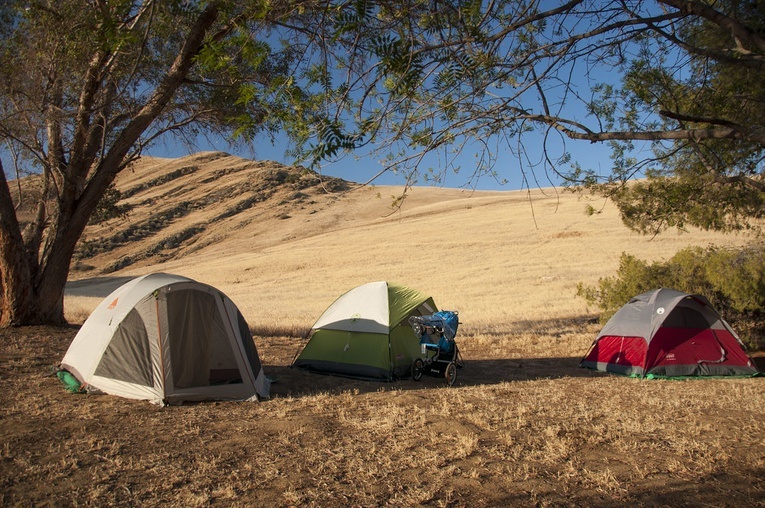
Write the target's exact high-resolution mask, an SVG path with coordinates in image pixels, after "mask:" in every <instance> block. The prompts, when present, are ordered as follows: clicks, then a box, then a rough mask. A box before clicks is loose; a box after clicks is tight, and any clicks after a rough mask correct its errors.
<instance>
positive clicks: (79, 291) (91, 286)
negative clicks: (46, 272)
mask: <svg viewBox="0 0 765 508" xmlns="http://www.w3.org/2000/svg"><path fill="white" fill-rule="evenodd" d="M134 278H135V277H93V278H90V279H82V280H72V281H69V282H67V283H66V288H65V289H64V295H65V296H83V297H93V298H106V297H107V296H109V295H110V294H111V293H112V291H114V290H115V289H117V288H118V287H120V286H121V285H123V284H125V283H126V282H128V281H130V280H133V279H134Z"/></svg>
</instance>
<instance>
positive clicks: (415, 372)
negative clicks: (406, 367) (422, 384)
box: [412, 358, 422, 381]
mask: <svg viewBox="0 0 765 508" xmlns="http://www.w3.org/2000/svg"><path fill="white" fill-rule="evenodd" d="M412 379H414V380H415V381H419V380H420V379H422V359H421V358H417V359H416V360H415V361H414V362H413V363H412Z"/></svg>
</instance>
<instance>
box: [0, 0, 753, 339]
mask: <svg viewBox="0 0 765 508" xmlns="http://www.w3.org/2000/svg"><path fill="white" fill-rule="evenodd" d="M762 10H763V8H762V6H761V4H760V3H758V2H757V1H756V0H748V1H741V2H739V1H732V0H725V1H721V2H716V3H713V4H710V3H706V2H698V1H681V0H660V1H656V2H642V1H638V0H629V1H628V0H610V1H595V0H572V1H569V2H567V3H564V4H561V5H555V4H548V3H546V2H539V1H527V2H517V1H511V0H494V1H490V2H483V1H480V0H476V1H469V0H463V1H460V0H455V1H448V0H447V1H443V0H439V1H434V0H423V1H414V2H412V1H409V0H407V1H393V2H390V1H386V2H381V1H373V0H369V1H365V0H354V1H344V2H334V1H331V0H329V1H310V0H307V1H294V2H266V1H262V0H247V1H233V0H209V1H202V0H198V1H188V0H175V1H159V0H92V1H88V2H82V1H79V0H61V1H56V2H53V1H47V0H33V1H25V0H14V1H9V2H5V3H3V4H2V5H0V21H1V22H2V24H1V25H0V41H1V42H2V48H0V50H1V51H2V53H0V59H1V61H0V68H2V69H3V74H2V75H1V76H0V78H1V79H2V81H1V82H0V86H2V90H3V91H2V93H1V94H0V136H2V138H3V140H4V141H6V143H7V144H8V146H9V147H10V149H11V150H12V151H13V152H14V153H18V154H19V155H20V157H22V158H24V160H27V161H29V160H31V161H33V162H34V163H35V164H36V165H37V167H38V168H39V169H40V171H41V174H42V182H43V183H42V187H41V189H42V190H41V199H40V201H39V206H38V209H37V213H36V215H35V218H34V219H33V220H31V221H30V222H29V223H27V224H23V225H22V224H20V223H19V220H18V217H16V215H15V211H14V209H13V203H12V202H11V199H10V192H9V189H8V185H7V182H6V181H5V175H4V174H3V176H2V177H0V178H2V181H0V243H1V245H2V249H0V284H1V285H2V291H3V305H2V309H0V324H6V325H7V324H21V323H29V322H53V323H55V322H61V321H63V304H62V302H63V288H64V284H65V282H66V278H67V274H68V267H69V262H70V260H71V257H72V253H73V251H74V248H75V245H76V243H77V240H78V239H79V237H80V235H81V234H82V231H83V229H84V227H85V225H86V224H87V222H88V220H89V219H90V217H91V216H92V215H93V213H94V210H96V208H97V206H98V203H99V201H100V200H101V198H102V197H103V196H104V194H105V193H106V192H107V189H108V188H109V185H110V184H111V183H112V182H113V180H114V178H115V177H116V175H117V174H118V173H119V172H120V171H122V170H123V169H124V168H125V167H126V166H127V165H128V164H129V163H130V161H131V160H133V159H134V158H135V157H137V156H138V155H139V154H140V153H141V150H142V149H143V147H145V146H147V145H148V144H150V143H152V142H153V141H156V140H157V139H159V138H161V137H162V136H163V135H165V134H167V133H174V134H181V133H186V134H189V135H191V136H193V135H195V134H197V133H199V132H208V131H210V130H213V131H220V132H223V133H226V134H234V135H240V136H243V137H244V139H251V138H252V136H254V135H256V134H258V133H262V132H266V133H268V132H281V131H284V132H286V133H288V134H289V135H290V136H291V138H292V139H294V140H295V141H296V143H295V155H296V156H298V157H299V158H302V159H307V160H312V161H323V160H328V159H332V158H333V157H335V156H338V155H340V154H342V153H345V152H354V151H357V150H360V149H361V150H363V149H365V148H369V149H370V150H371V152H373V153H376V154H383V155H384V156H385V157H386V158H385V159H384V160H385V161H386V162H385V165H386V168H388V169H401V170H403V171H406V172H408V173H409V174H411V175H412V176H413V177H415V178H416V176H417V174H418V171H421V170H422V169H423V168H422V167H421V162H422V160H423V158H424V156H425V155H426V154H428V153H434V152H438V153H441V154H443V156H444V159H443V161H442V164H441V165H440V166H439V167H438V168H435V171H434V173H433V174H434V176H435V177H436V178H438V177H439V175H440V174H442V173H441V172H442V171H446V170H448V169H454V168H455V166H456V162H455V161H456V155H457V154H459V153H461V152H463V151H465V150H468V149H475V148H476V147H478V150H477V152H478V156H479V157H478V159H477V165H476V167H475V168H471V171H472V172H473V175H474V176H479V175H486V174H495V173H494V164H495V163H496V157H497V154H498V149H497V148H498V147H500V146H503V147H507V149H508V150H510V151H511V152H512V153H513V155H514V156H515V157H516V158H517V159H518V160H519V161H521V162H522V164H523V165H522V166H521V171H523V167H526V168H532V169H535V170H537V171H538V170H539V169H543V170H544V171H555V172H557V173H559V174H563V173H566V174H565V175H564V176H566V177H567V178H570V179H571V180H572V181H575V182H584V183H585V185H587V186H589V187H591V188H594V189H596V190H598V191H600V192H604V193H607V194H609V195H612V196H613V197H614V198H615V199H616V200H617V202H618V203H619V204H620V206H621V207H622V210H623V215H624V217H625V220H626V221H627V223H628V224H629V225H631V226H632V227H634V228H636V229H641V230H645V231H652V230H657V229H661V228H663V227H667V226H680V227H682V225H683V224H685V223H693V224H698V225H701V226H704V227H714V228H720V229H726V228H727V229H730V228H738V227H744V226H746V225H747V224H748V222H747V220H748V219H749V218H751V217H762V215H763V213H765V212H763V210H765V206H763V205H764V204H765V203H764V201H765V199H764V198H763V195H764V194H765V192H764V190H763V161H762V157H763V148H764V147H765V126H764V125H763V122H764V121H765V120H763V116H762V115H761V114H760V113H761V111H762V106H763V104H765V88H764V86H765V85H763V83H765V79H764V78H765V73H764V68H765V36H764V34H763V19H765V15H763V12H762ZM530 133H536V134H539V133H541V134H542V136H543V138H542V139H543V141H542V142H541V143H540V144H541V145H542V147H541V148H542V149H541V150H540V151H539V152H535V148H536V147H533V146H532V143H536V141H537V139H539V138H536V137H535V138H527V135H528V134H530ZM529 139H532V140H533V141H532V142H529ZM635 141H647V142H650V143H654V144H653V152H652V153H651V155H649V156H646V157H644V158H643V159H640V160H639V159H634V158H631V148H632V143H633V142H635ZM572 142H603V143H611V144H612V145H613V148H614V154H613V159H614V161H613V168H612V172H611V173H610V174H608V175H605V176H606V181H605V183H604V182H603V181H602V180H601V179H600V177H601V176H603V175H598V174H597V173H595V172H593V171H591V170H590V168H589V167H587V166H586V165H585V163H583V162H582V163H581V164H580V165H574V166H573V168H571V170H570V171H569V168H568V167H567V166H568V164H569V163H570V160H569V155H568V150H567V148H566V147H567V146H568V145H567V144H568V143H572ZM580 162H581V161H580ZM641 171H642V172H644V173H645V174H646V175H648V176H649V179H648V180H647V182H646V183H641V184H639V185H635V186H624V185H623V183H624V182H625V181H627V180H629V179H630V178H631V177H633V176H635V175H636V174H639V173H640V172H641ZM526 174H527V175H531V174H532V173H531V172H527V173H526ZM534 174H543V173H538V172H537V173H534ZM668 177H671V178H668ZM646 186H649V187H646ZM657 196H658V198H657ZM689 203H690V204H694V206H690V207H689V206H688V204H689ZM710 203H712V204H714V205H715V207H716V208H717V209H715V208H714V207H710V206H709V205H710ZM695 204H697V206H695ZM22 226H23V227H24V229H23V231H22Z"/></svg>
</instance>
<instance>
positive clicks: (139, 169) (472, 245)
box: [0, 153, 765, 508]
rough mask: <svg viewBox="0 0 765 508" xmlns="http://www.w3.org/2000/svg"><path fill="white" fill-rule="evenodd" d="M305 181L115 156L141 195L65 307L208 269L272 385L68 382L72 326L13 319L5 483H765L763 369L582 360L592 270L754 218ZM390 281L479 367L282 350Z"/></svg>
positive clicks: (657, 491)
mask: <svg viewBox="0 0 765 508" xmlns="http://www.w3.org/2000/svg"><path fill="white" fill-rule="evenodd" d="M223 176H225V178H223ZM303 183H310V182H307V181H306V180H305V179H304V176H303V172H300V173H297V172H294V171H293V172H292V173H290V172H288V171H287V169H285V168H283V167H279V166H276V165H269V164H266V163H245V162H243V161H242V160H240V159H237V158H232V157H226V156H224V155H222V154H220V153H213V154H210V153H208V154H197V155H195V156H191V157H187V158H183V159H177V160H169V159H160V160H156V159H155V160H152V159H150V158H146V159H142V160H141V161H140V162H139V163H137V164H136V166H135V167H134V168H131V170H130V171H128V172H125V173H123V174H121V175H120V177H119V178H118V180H117V182H116V184H117V187H118V188H119V189H120V190H121V191H122V192H123V193H124V194H123V196H124V197H125V201H126V202H127V203H129V204H131V205H132V206H133V209H132V211H131V213H130V216H129V219H128V220H126V221H112V222H110V223H108V224H104V225H100V226H95V227H92V228H89V230H88V231H87V234H86V236H85V238H84V240H85V241H84V242H83V251H82V257H80V258H78V259H77V260H76V262H75V264H74V269H73V272H72V273H71V281H70V285H69V286H68V287H67V295H66V300H65V308H66V312H67V318H68V319H69V320H70V321H71V322H72V323H76V324H77V325H80V324H82V323H83V322H84V321H85V318H87V316H88V315H89V314H90V313H91V312H92V311H93V309H94V308H95V307H96V306H97V305H98V304H99V303H100V302H101V301H102V300H103V298H104V297H105V296H106V295H108V294H109V293H110V292H111V291H112V290H113V289H115V288H116V287H119V286H120V285H121V284H123V283H125V282H126V281H128V280H129V279H131V278H132V277H135V276H139V275H145V274H147V273H151V272H166V273H173V274H178V275H183V276H186V277H190V278H193V279H194V280H197V281H199V282H202V283H205V284H209V285H212V286H214V287H216V288H218V289H220V290H221V291H223V292H224V293H225V294H226V295H227V296H228V297H230V298H231V300H232V301H233V302H234V303H235V304H236V306H237V307H238V308H239V309H240V310H241V312H242V314H243V315H244V317H245V318H246V319H247V322H248V324H249V326H250V328H251V329H252V331H253V334H254V336H255V344H256V345H257V349H258V354H259V357H260V359H261V361H262V364H263V369H264V372H265V374H266V375H267V376H269V377H272V378H274V379H275V381H276V382H274V383H273V384H272V385H271V394H272V399H271V400H268V401H264V402H262V403H254V402H246V403H245V402H204V403H191V404H185V405H182V406H173V407H165V408H161V407H158V406H156V405H153V404H150V403H148V402H146V401H134V400H127V399H124V398H121V397H115V396H85V395H73V394H68V393H67V392H65V391H64V388H63V387H62V386H61V384H60V383H59V382H58V380H57V379H56V378H54V377H53V376H51V375H49V374H50V369H51V367H52V366H53V365H55V364H57V363H58V362H60V361H61V360H62V358H63V356H64V353H65V352H66V350H67V348H68V347H69V344H70V343H71V341H72V339H73V338H74V336H75V334H76V333H77V329H78V327H79V326H73V327H71V328H21V329H14V330H0V364H1V365H2V366H3V370H2V376H3V377H2V379H3V388H4V389H3V391H2V393H1V394H0V432H1V433H2V434H1V435H2V436H3V438H2V441H1V443H2V446H0V453H1V455H0V505H2V506H16V505H20V506H78V507H87V506H93V507H101V506H136V507H140V506H147V507H148V506H172V507H175V506H178V507H184V508H185V507H189V506H226V507H237V506H243V507H244V506H246V507H249V506H316V507H322V506H375V507H377V506H402V507H408V506H417V505H420V506H429V507H447V506H448V507H471V508H474V507H478V508H480V507H484V506H486V507H488V506H508V505H510V506H524V507H526V506H595V507H597V506H603V507H606V506H609V507H610V506H614V505H633V506H673V507H675V506H694V507H695V506H699V505H702V504H706V505H710V506H736V507H740V506H763V505H765V480H764V479H765V451H763V450H765V446H764V445H765V442H764V441H763V439H764V438H763V436H764V435H765V390H763V382H765V379H763V378H751V379H704V380H693V381H669V380H653V381H648V380H639V379H630V378H625V377H621V376H617V375H612V374H604V373H599V372H594V371H591V370H588V369H582V368H578V367H577V364H578V363H579V361H580V359H581V357H582V356H583V355H584V354H585V353H586V351H587V349H588V347H589V346H590V345H591V344H592V341H593V339H594V338H595V337H596V336H597V334H598V332H599V330H600V329H601V326H600V325H599V324H598V323H596V319H595V310H596V309H591V308H588V307H587V304H586V302H585V301H584V300H583V299H581V298H577V297H576V296H575V293H576V286H577V284H578V283H579V282H583V283H585V284H594V283H596V282H597V280H598V278H600V277H607V276H612V275H613V274H614V272H615V270H616V269H617V267H618V264H619V256H620V254H621V253H622V252H625V251H626V252H630V253H633V254H636V255H638V256H639V257H640V258H641V259H646V260H656V259H662V258H664V259H666V258H668V257H670V256H672V255H673V254H674V253H675V252H677V251H678V250H679V249H681V248H684V247H687V246H689V245H697V246H702V247H703V246H706V245H709V244H710V243H714V244H716V245H721V246H722V245H741V244H744V243H746V242H747V241H748V240H749V237H748V236H746V235H732V236H731V235H727V236H726V235H722V234H719V233H710V232H703V231H702V232H698V231H692V232H690V233H689V234H684V235H678V234H677V233H675V232H668V233H666V234H663V235H659V236H657V237H655V238H646V237H641V236H639V235H637V234H635V233H631V232H629V231H627V230H626V229H625V227H624V226H623V225H622V224H621V222H620V220H619V217H618V213H617V211H616V210H615V208H614V207H613V205H611V204H610V203H608V202H601V201H589V202H590V203H594V204H595V205H596V206H595V208H596V209H597V210H598V212H599V213H597V214H596V215H593V216H588V215H586V214H585V213H584V208H585V202H583V200H581V199H580V198H579V197H578V196H575V195H572V194H569V193H558V192H556V191H555V190H553V189H548V190H534V191H531V192H528V193H526V192H469V191H462V190H458V189H439V188H415V189H411V190H410V194H409V197H408V198H407V200H406V201H405V206H404V208H403V209H402V210H400V211H399V212H397V213H393V210H392V209H391V208H390V207H389V204H390V202H391V200H390V199H389V197H390V196H396V195H400V191H401V189H394V188H386V187H377V188H363V189H359V190H357V191H354V192H351V193H348V194H338V193H336V194H332V195H326V194H322V193H321V192H319V189H320V188H321V186H314V187H311V186H305V187H304V186H303ZM325 183H326V182H325ZM181 205H184V206H182V207H181ZM181 212H183V213H181ZM191 233H195V234H194V235H191ZM189 235H191V236H189ZM125 260H128V261H130V262H131V263H132V264H129V265H127V266H125V263H124V261H125ZM224 260H225V261H224ZM119 267H121V268H119ZM113 269H115V270H116V271H110V270H113ZM380 280H388V281H391V282H397V283H400V284H406V285H407V286H409V287H413V288H417V289H418V290H419V291H423V292H425V293H427V294H429V295H432V296H433V298H434V301H435V302H436V303H437V304H438V306H439V307H440V308H441V307H442V308H446V309H454V310H457V311H459V316H460V321H461V322H462V324H461V325H460V328H459V333H458V334H457V337H456V340H457V343H458V344H459V348H460V351H461V353H462V355H463V357H464V360H465V362H466V365H465V368H464V369H463V370H462V371H460V374H459V376H458V379H457V382H456V384H455V385H454V386H453V387H452V388H446V386H445V383H444V382H443V380H442V379H437V378H433V377H428V376H425V377H423V379H422V380H421V381H419V382H414V381H412V380H403V381H398V382H394V383H385V382H366V381H359V380H355V379H346V378H341V377H331V376H325V375H319V374H313V373H308V372H303V371H301V370H297V369H290V368H289V367H288V365H290V364H291V363H292V361H293V359H294V358H295V355H296V353H298V352H299V351H300V350H301V349H302V347H303V346H304V345H305V341H304V340H302V339H300V338H298V337H300V336H301V335H303V334H304V333H305V332H307V331H308V329H309V328H310V326H311V323H314V322H315V321H316V319H317V318H318V317H319V316H320V315H321V314H322V312H323V311H324V310H325V309H327V307H328V306H329V305H330V304H332V302H333V301H334V300H336V299H337V298H338V296H339V295H341V294H343V293H344V292H345V291H348V290H350V289H351V288H354V287H356V286H358V285H359V284H364V283H367V282H371V281H380ZM755 359H756V360H757V359H758V358H755ZM760 359H761V358H760ZM760 368H762V364H760Z"/></svg>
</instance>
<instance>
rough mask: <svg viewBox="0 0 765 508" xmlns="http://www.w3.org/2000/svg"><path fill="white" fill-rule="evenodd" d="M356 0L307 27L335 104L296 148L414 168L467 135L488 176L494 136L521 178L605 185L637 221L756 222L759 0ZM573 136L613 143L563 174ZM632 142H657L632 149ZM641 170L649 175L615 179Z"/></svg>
mask: <svg viewBox="0 0 765 508" xmlns="http://www.w3.org/2000/svg"><path fill="white" fill-rule="evenodd" d="M352 5H354V6H355V7H356V9H355V10H354V11H349V10H347V9H337V10H335V11H331V14H333V15H328V17H327V19H325V22H324V23H323V24H322V25H321V27H319V30H321V31H322V37H319V38H317V39H316V40H318V41H320V42H327V41H328V42H327V43H326V44H323V45H322V44H317V45H316V46H315V48H316V52H315V57H316V60H315V62H323V61H327V60H331V61H335V62H338V66H337V68H336V69H333V70H332V72H329V70H330V69H327V68H326V67H322V66H321V65H317V67H316V69H317V72H316V82H317V83H319V82H320V83H322V84H323V85H324V86H325V89H326V92H325V93H324V95H323V97H322V99H323V101H324V103H325V104H326V108H327V111H331V112H333V113H328V115H327V116H328V118H329V119H330V121H328V122H327V123H326V124H325V125H323V126H322V127H321V128H320V129H318V130H310V129H304V130H303V131H302V132H300V133H298V134H299V135H303V136H304V137H305V138H304V139H305V140H306V141H308V142H307V143H305V144H303V145H301V146H303V148H304V149H303V151H302V152H301V155H302V156H303V157H305V158H308V159H324V158H326V157H328V156H329V157H332V156H335V155H336V154H338V153H342V152H343V151H344V150H357V149H359V148H364V147H367V146H371V147H373V150H374V151H375V152H379V151H381V150H385V151H386V154H387V155H388V157H387V159H386V161H387V164H388V167H389V168H394V169H400V170H403V171H405V172H409V173H410V174H412V175H413V177H414V178H416V177H417V176H418V172H419V171H421V170H422V169H423V168H422V167H421V166H420V164H421V162H422V160H423V158H424V156H425V155H426V154H428V153H431V152H434V151H440V152H441V153H442V154H443V158H442V159H441V161H442V165H441V167H439V168H436V172H435V175H436V177H438V176H440V175H442V174H443V173H442V172H443V171H446V170H448V169H450V168H452V169H456V168H455V167H454V166H456V164H457V162H456V161H457V159H458V157H457V155H459V154H460V153H461V152H462V151H463V150H467V149H475V147H476V146H478V147H479V150H478V152H479V155H480V157H479V158H478V164H477V166H476V167H475V168H471V170H472V171H473V175H474V176H479V175H485V174H489V175H495V174H496V173H495V172H494V167H495V163H496V162H497V159H496V157H497V154H498V152H499V151H500V150H499V148H500V147H501V148H504V149H506V150H509V151H510V152H512V154H513V155H514V157H515V158H517V159H518V161H519V162H520V168H521V170H523V168H524V167H525V168H529V169H530V170H531V171H529V172H528V173H527V176H528V177H532V176H534V177H542V176H544V171H553V172H555V173H558V175H559V176H563V177H565V178H566V179H568V180H569V181H571V182H574V183H584V184H586V185H587V186H588V187H590V188H593V189H595V190H597V191H600V192H603V193H606V194H607V195H611V196H612V197H614V198H615V199H616V200H617V203H618V204H619V205H620V206H621V207H622V211H623V215H624V217H625V220H626V222H627V224H628V225H629V226H631V227H633V228H635V229H639V230H644V231H653V230H658V229H662V228H663V227H667V226H678V227H682V226H683V225H684V224H685V223H692V224H696V225H699V226H702V227H711V228H718V229H736V228H740V227H745V226H746V225H747V219H748V218H751V217H762V214H763V210H765V206H763V205H764V204H765V200H764V198H763V196H764V195H765V182H763V163H762V157H763V148H764V147H765V125H764V124H763V121H764V120H763V115H762V114H761V113H762V110H763V109H762V108H763V106H765V27H764V26H763V24H764V23H765V22H764V21H763V20H765V12H763V11H764V9H763V7H762V3H761V2H757V1H755V0H751V1H721V2H714V3H707V2H699V1H681V0H661V1H656V2H644V1H637V0H634V1H627V0H612V1H602V0H600V1H595V0H572V1H569V2H567V3H565V4H562V5H555V4H549V3H544V2H537V1H529V2H516V1H509V0H497V1H492V2H481V1H461V2H415V3H406V4H403V3H402V4H401V5H398V4H397V3H395V2H394V3H393V4H391V3H385V5H381V4H377V3H375V2H365V1H358V2H353V3H352ZM386 6H387V7H386ZM298 28H299V30H297V31H295V32H292V33H301V30H306V29H308V27H298ZM319 70H325V71H327V72H326V73H321V72H319ZM327 83H331V86H327V85H326V84H327ZM332 115H334V117H332ZM540 134H541V138H540ZM539 139H542V142H541V144H542V146H541V147H539V146H538V145H539V144H540V142H539ZM577 141H578V142H590V143H608V144H611V145H612V146H613V166H612V168H611V169H612V170H613V171H612V172H610V173H609V174H606V175H602V174H598V172H596V171H592V170H591V167H590V166H588V165H587V164H588V163H589V162H590V161H577V162H578V164H574V165H573V166H572V167H571V168H570V169H569V162H570V156H569V153H568V147H569V146H570V144H571V143H572V142H577ZM635 142H646V143H649V147H651V148H652V149H653V152H651V151H650V150H649V151H644V152H643V153H647V154H648V155H645V156H642V157H640V158H635V157H634V156H633V155H632V154H633V148H635V146H636V145H635V144H634V143H635ZM535 169H536V170H537V171H536V173H534V171H533V170H535ZM540 169H543V170H544V171H542V172H540V171H539V170H540ZM641 174H644V175H647V176H648V177H649V178H650V181H649V183H647V184H641V185H638V186H634V187H625V186H624V182H626V181H628V180H630V179H631V178H633V177H634V176H636V175H641ZM420 176H421V175H420ZM499 176H501V175H499ZM666 176H672V177H673V178H671V179H667V178H665V177H666ZM604 177H605V183H604ZM675 177H677V178H675ZM532 184H533V183H532ZM645 200H649V202H646V206H644V207H643V206H641V203H643V202H645ZM689 202H692V203H698V206H693V207H692V208H690V209H686V206H687V204H688V203H689ZM709 203H715V205H716V206H717V210H712V209H710V207H709V206H707V205H708V204H709Z"/></svg>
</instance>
